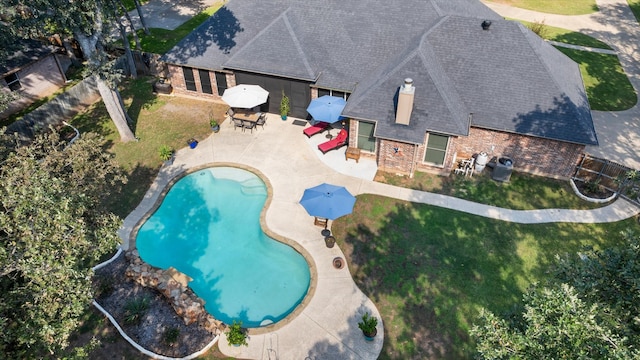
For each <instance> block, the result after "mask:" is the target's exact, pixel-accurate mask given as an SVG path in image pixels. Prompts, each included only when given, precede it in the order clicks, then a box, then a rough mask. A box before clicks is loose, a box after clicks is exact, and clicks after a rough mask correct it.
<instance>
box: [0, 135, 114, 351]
mask: <svg viewBox="0 0 640 360" xmlns="http://www.w3.org/2000/svg"><path fill="white" fill-rule="evenodd" d="M102 145H103V140H101V139H100V138H99V137H98V136H97V135H94V134H87V135H84V136H82V137H81V138H79V139H78V140H77V141H76V142H75V143H73V145H71V146H67V144H66V143H65V142H63V141H61V140H60V137H59V136H58V134H57V133H55V132H54V133H52V134H48V135H46V136H39V137H38V138H37V139H36V140H35V141H34V143H33V144H31V145H28V146H24V147H20V148H17V150H15V152H13V153H11V154H10V155H9V156H8V157H7V158H6V159H5V161H4V162H3V163H2V165H1V167H0V204H1V206H2V211H0V243H1V246H0V289H1V291H0V329H1V331H0V353H2V354H4V356H5V357H6V358H13V359H18V358H38V357H42V356H43V355H47V354H51V355H55V354H60V353H61V352H63V350H64V349H65V348H66V347H67V346H68V339H69V335H70V334H71V333H72V332H73V331H74V330H75V329H76V327H77V325H78V321H79V318H80V316H81V315H82V314H83V312H84V311H85V310H86V308H87V306H88V305H89V304H90V301H91V299H92V298H93V296H92V290H91V277H92V270H91V265H92V264H95V263H96V261H97V260H98V259H99V258H100V257H102V256H104V255H105V254H107V253H109V252H113V251H114V250H115V247H116V245H117V244H118V243H119V239H118V236H117V233H116V231H117V229H118V228H119V226H120V220H119V219H118V218H116V216H114V215H112V214H108V213H105V212H104V211H102V210H101V209H102V206H101V203H102V201H103V199H104V197H106V196H109V189H110V188H111V187H112V185H115V184H116V183H118V182H120V183H121V182H123V181H124V177H123V176H122V172H121V170H120V169H119V168H118V167H117V166H116V164H115V162H114V160H113V159H112V157H111V156H110V155H109V154H107V153H105V152H104V151H103V148H102Z"/></svg>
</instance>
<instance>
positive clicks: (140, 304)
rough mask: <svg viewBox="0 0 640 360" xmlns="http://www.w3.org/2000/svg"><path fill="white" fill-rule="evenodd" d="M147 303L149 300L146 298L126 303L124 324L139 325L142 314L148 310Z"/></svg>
mask: <svg viewBox="0 0 640 360" xmlns="http://www.w3.org/2000/svg"><path fill="white" fill-rule="evenodd" d="M149 303H150V301H149V298H148V297H146V296H144V297H138V298H135V299H132V300H129V301H127V303H126V304H125V305H124V322H125V323H127V324H129V325H133V324H138V323H140V321H141V320H142V317H143V316H144V314H145V313H146V312H147V310H149Z"/></svg>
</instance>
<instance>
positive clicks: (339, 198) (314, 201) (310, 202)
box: [300, 183, 356, 220]
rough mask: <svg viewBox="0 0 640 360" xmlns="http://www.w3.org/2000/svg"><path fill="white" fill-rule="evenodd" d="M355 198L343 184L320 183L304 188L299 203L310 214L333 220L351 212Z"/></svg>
mask: <svg viewBox="0 0 640 360" xmlns="http://www.w3.org/2000/svg"><path fill="white" fill-rule="evenodd" d="M355 203H356V198H355V197H354V196H353V195H351V193H350V192H349V191H348V190H347V189H346V188H344V187H343V186H336V185H331V184H326V183H325V184H320V185H318V186H314V187H312V188H309V189H306V190H305V191H304V194H303V195H302V199H300V204H301V205H302V206H303V207H304V209H305V210H307V213H309V215H311V216H315V217H320V218H325V219H329V220H335V219H337V218H339V217H340V216H344V215H347V214H351V212H352V211H353V205H354V204H355Z"/></svg>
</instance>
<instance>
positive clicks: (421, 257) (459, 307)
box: [332, 195, 638, 359]
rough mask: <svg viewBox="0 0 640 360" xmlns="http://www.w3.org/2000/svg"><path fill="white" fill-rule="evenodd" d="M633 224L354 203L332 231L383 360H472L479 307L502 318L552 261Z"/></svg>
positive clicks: (602, 242)
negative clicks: (380, 328) (378, 332)
mask: <svg viewBox="0 0 640 360" xmlns="http://www.w3.org/2000/svg"><path fill="white" fill-rule="evenodd" d="M628 227H632V228H635V229H636V230H637V229H638V225H637V222H636V221H635V219H629V220H626V221H622V222H618V223H611V224H600V225H595V224H587V225H581V224H537V225H519V224H513V223H505V222H502V221H498V220H492V219H486V218H482V217H478V216H474V215H468V214H464V213H460V212H456V211H453V210H447V209H443V208H438V207H434V206H429V205H422V204H413V203H408V202H404V201H400V200H395V199H390V198H385V197H380V196H374V195H361V196H358V200H357V201H356V205H355V209H354V212H353V213H352V214H351V215H349V216H345V217H343V218H339V219H337V220H336V221H335V222H334V223H333V225H332V230H333V233H334V236H335V237H336V239H338V244H339V245H340V248H341V249H342V250H343V251H344V253H345V255H346V257H347V259H348V264H349V268H350V271H351V274H352V275H353V277H354V280H355V281H356V283H357V284H358V286H359V287H360V289H362V290H363V291H364V292H365V293H366V294H367V295H368V296H369V297H370V298H371V299H372V300H373V301H374V302H375V303H376V306H377V307H378V310H379V311H380V313H381V315H382V320H383V322H384V328H385V334H384V336H385V343H384V348H383V352H382V354H381V357H380V358H381V359H425V358H430V359H431V358H433V359H471V358H473V355H474V351H475V350H474V344H473V343H472V341H471V340H470V338H469V335H468V330H469V329H470V328H471V326H472V324H473V322H474V319H475V318H476V316H477V314H478V310H479V309H480V308H481V307H486V308H488V309H489V310H491V311H493V312H494V313H496V314H505V313H507V312H509V310H512V309H514V308H515V307H517V305H518V304H519V301H520V300H521V298H522V295H523V292H524V291H525V289H526V288H527V286H528V285H529V284H531V283H533V282H536V281H543V280H544V279H545V277H546V272H547V270H548V269H549V266H550V265H551V264H553V263H554V262H555V255H556V254H562V253H566V252H576V251H579V250H580V249H581V247H582V246H584V245H593V246H595V247H596V248H604V247H607V246H611V245H614V244H617V243H620V242H621V241H622V240H621V237H620V236H618V234H619V232H620V231H622V230H623V229H625V228H628Z"/></svg>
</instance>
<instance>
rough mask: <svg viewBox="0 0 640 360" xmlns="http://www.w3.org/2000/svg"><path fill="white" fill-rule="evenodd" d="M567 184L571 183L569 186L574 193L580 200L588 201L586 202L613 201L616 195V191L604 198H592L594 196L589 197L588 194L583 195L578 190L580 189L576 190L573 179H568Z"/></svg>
mask: <svg viewBox="0 0 640 360" xmlns="http://www.w3.org/2000/svg"><path fill="white" fill-rule="evenodd" d="M569 184H571V188H572V189H573V192H575V193H576V195H578V197H579V198H580V199H582V200H585V201H588V202H592V203H597V204H604V203H608V202H610V201H613V200H614V199H615V198H616V196H618V193H615V192H614V193H613V195H611V196H609V197H608V198H606V199H594V198H590V197H588V196H584V195H582V193H581V192H580V190H578V187H577V186H576V183H575V182H573V179H569Z"/></svg>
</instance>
